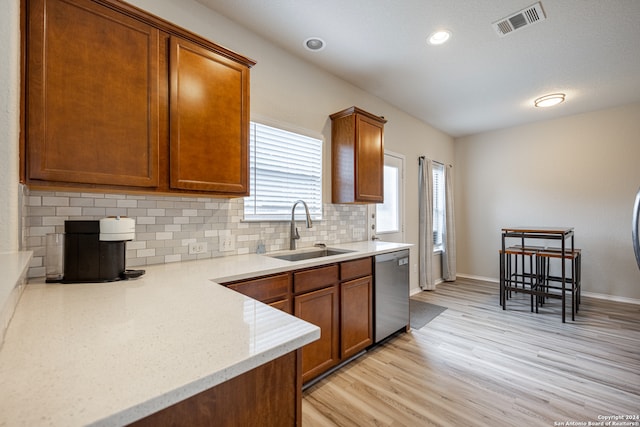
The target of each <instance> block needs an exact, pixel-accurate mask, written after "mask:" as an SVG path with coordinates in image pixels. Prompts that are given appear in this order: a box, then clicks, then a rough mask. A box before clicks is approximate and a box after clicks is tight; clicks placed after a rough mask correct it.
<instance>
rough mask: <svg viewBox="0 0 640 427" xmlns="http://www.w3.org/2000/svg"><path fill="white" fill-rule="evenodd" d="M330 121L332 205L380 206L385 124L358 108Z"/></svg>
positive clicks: (381, 200)
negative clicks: (367, 204)
mask: <svg viewBox="0 0 640 427" xmlns="http://www.w3.org/2000/svg"><path fill="white" fill-rule="evenodd" d="M330 117H331V147H332V149H331V154H332V164H331V166H332V175H331V183H332V190H331V191H332V202H333V203H382V202H383V197H384V185H383V180H384V175H383V169H384V124H385V123H386V122H387V121H386V120H385V119H384V118H383V117H378V116H375V115H373V114H371V113H368V112H366V111H364V110H361V109H359V108H358V107H351V108H347V109H346V110H343V111H339V112H337V113H335V114H332V115H331V116H330Z"/></svg>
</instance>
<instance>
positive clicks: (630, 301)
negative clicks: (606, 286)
mask: <svg viewBox="0 0 640 427" xmlns="http://www.w3.org/2000/svg"><path fill="white" fill-rule="evenodd" d="M582 296H583V297H587V298H595V299H603V300H607V301H615V302H624V303H627V304H636V305H640V299H636V298H627V297H619V296H616V295H608V294H599V293H596V292H584V291H583V292H582Z"/></svg>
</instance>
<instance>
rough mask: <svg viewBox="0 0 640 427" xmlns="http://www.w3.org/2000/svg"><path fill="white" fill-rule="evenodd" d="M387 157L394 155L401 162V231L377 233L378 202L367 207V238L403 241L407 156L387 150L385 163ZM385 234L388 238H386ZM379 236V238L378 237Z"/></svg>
mask: <svg viewBox="0 0 640 427" xmlns="http://www.w3.org/2000/svg"><path fill="white" fill-rule="evenodd" d="M387 157H393V158H395V159H396V160H397V161H399V162H400V164H401V166H400V174H399V181H400V183H399V187H400V191H399V192H398V197H399V202H398V204H399V207H400V212H399V215H398V218H399V220H400V231H399V232H396V233H382V234H381V235H379V236H378V235H377V234H376V221H377V215H376V206H377V205H376V204H370V205H368V209H367V240H378V239H379V240H385V241H387V239H388V241H391V242H397V243H402V242H404V241H405V238H404V237H405V229H406V226H405V187H406V185H405V175H406V173H405V169H406V163H407V162H406V157H405V155H404V154H400V153H396V152H393V151H389V150H385V151H384V164H387ZM385 236H386V237H387V239H385ZM376 238H377V239H376Z"/></svg>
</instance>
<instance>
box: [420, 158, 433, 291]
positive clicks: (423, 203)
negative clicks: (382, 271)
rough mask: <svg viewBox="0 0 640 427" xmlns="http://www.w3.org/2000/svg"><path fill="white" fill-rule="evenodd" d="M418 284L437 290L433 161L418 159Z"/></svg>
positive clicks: (425, 288)
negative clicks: (434, 252) (434, 246)
mask: <svg viewBox="0 0 640 427" xmlns="http://www.w3.org/2000/svg"><path fill="white" fill-rule="evenodd" d="M418 192H419V195H418V203H419V208H418V215H419V217H420V222H419V224H418V261H419V262H418V264H419V275H418V276H419V277H418V282H419V283H418V284H419V285H420V288H422V289H423V290H435V288H436V285H435V282H434V280H433V162H432V161H431V160H430V159H426V158H424V157H420V158H419V160H418Z"/></svg>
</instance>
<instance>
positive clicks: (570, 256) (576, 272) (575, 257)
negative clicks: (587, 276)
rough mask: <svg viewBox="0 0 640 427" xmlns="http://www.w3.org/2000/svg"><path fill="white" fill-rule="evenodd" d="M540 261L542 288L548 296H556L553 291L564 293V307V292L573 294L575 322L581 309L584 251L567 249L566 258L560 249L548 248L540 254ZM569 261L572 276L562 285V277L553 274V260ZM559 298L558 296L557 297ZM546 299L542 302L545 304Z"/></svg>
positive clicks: (562, 296)
mask: <svg viewBox="0 0 640 427" xmlns="http://www.w3.org/2000/svg"><path fill="white" fill-rule="evenodd" d="M538 257H539V259H540V267H541V272H542V275H543V277H542V280H541V287H542V288H543V289H544V293H545V294H546V296H556V294H554V293H553V291H558V290H559V291H560V292H562V295H561V298H562V299H563V301H562V304H563V307H564V302H565V301H564V292H567V291H569V293H570V294H571V320H575V316H576V313H577V312H578V310H579V307H580V291H581V284H580V279H581V268H582V250H580V249H574V250H573V251H571V250H570V249H565V253H564V257H563V253H562V249H560V248H546V249H545V250H543V251H540V252H538ZM563 258H564V261H565V262H566V261H569V262H570V266H571V275H570V276H567V277H565V280H564V284H563V283H562V277H561V276H557V275H553V274H551V260H552V259H559V260H562V259H563ZM551 283H559V285H552V284H551ZM556 297H557V296H556ZM544 301H545V297H543V300H542V301H541V302H542V303H544Z"/></svg>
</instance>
